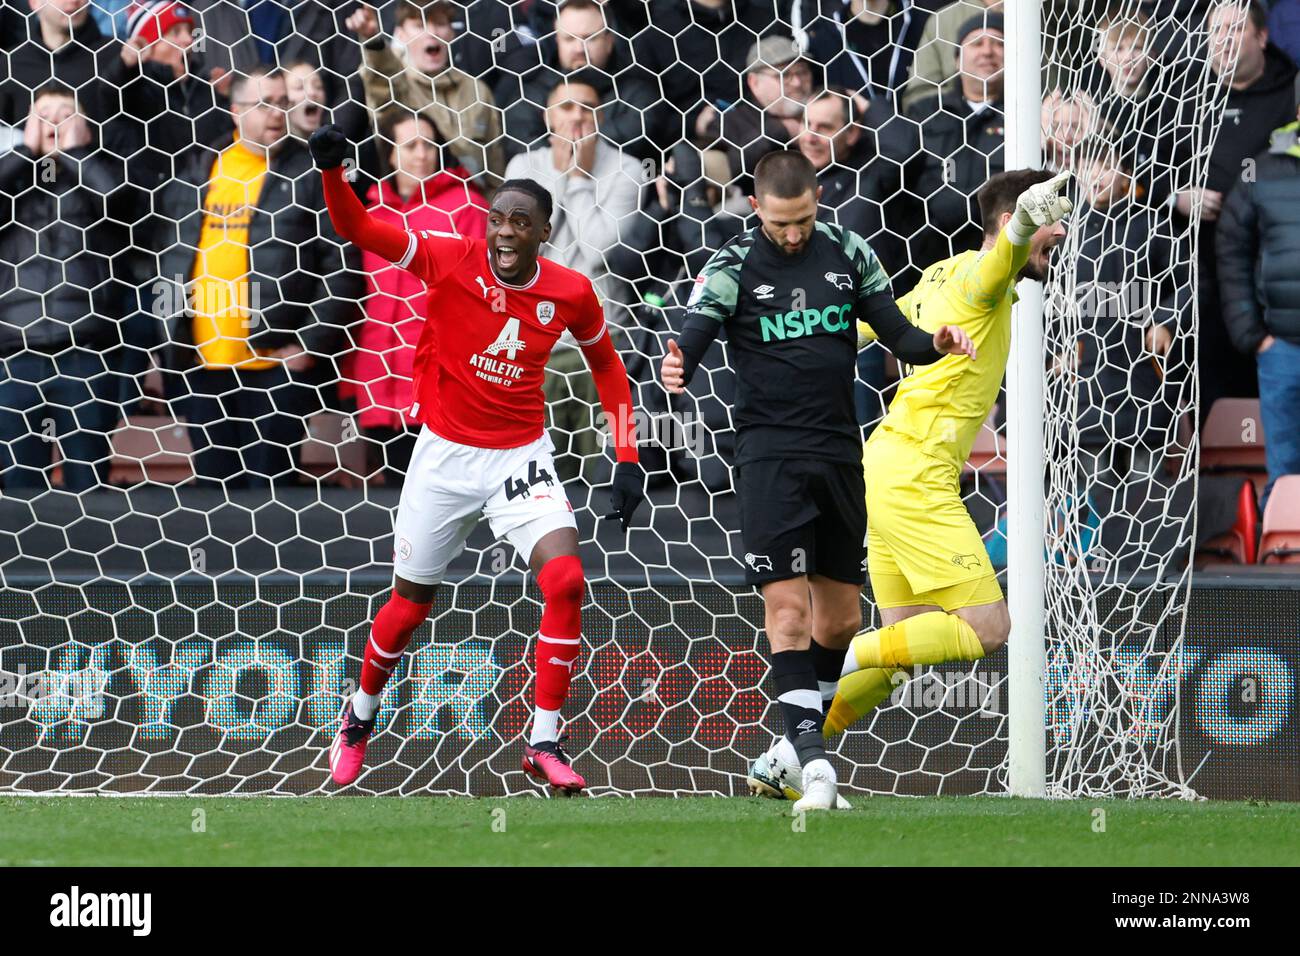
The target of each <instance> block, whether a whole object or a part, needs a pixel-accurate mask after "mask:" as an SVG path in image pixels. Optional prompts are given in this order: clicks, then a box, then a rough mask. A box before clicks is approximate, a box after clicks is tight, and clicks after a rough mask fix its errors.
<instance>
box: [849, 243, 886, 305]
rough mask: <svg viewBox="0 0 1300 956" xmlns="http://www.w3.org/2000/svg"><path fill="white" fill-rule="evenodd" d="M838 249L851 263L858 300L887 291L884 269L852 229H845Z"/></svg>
mask: <svg viewBox="0 0 1300 956" xmlns="http://www.w3.org/2000/svg"><path fill="white" fill-rule="evenodd" d="M840 247H841V248H842V249H843V250H844V251H845V252H846V253H848V256H849V259H850V261H852V263H853V271H854V276H855V278H856V279H857V294H858V298H859V299H865V298H866V297H867V296H869V295H875V294H876V293H877V292H888V291H889V273H887V272H885V267H884V266H882V265H881V264H880V260H879V259H878V258H877V257H876V252H875V250H874V249H872V248H871V246H870V245H869V244H868V243H867V240H865V239H863V238H862V237H861V236H859V235H858V234H857V233H856V232H854V231H853V230H852V229H845V230H844V235H843V238H842V239H841V240H840Z"/></svg>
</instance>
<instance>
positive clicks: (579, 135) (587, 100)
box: [546, 83, 600, 143]
mask: <svg viewBox="0 0 1300 956" xmlns="http://www.w3.org/2000/svg"><path fill="white" fill-rule="evenodd" d="M598 109H600V94H599V93H597V92H596V91H595V90H593V89H592V88H591V87H590V86H588V85H587V84H586V83H561V84H560V85H559V86H557V87H556V88H555V89H554V90H552V91H551V96H550V101H549V102H548V104H547V106H546V128H547V129H548V130H549V131H550V133H551V138H552V139H554V138H555V137H559V138H561V139H565V140H568V141H569V142H571V143H578V142H581V141H582V140H585V139H588V138H589V137H592V136H595V135H596V110H598Z"/></svg>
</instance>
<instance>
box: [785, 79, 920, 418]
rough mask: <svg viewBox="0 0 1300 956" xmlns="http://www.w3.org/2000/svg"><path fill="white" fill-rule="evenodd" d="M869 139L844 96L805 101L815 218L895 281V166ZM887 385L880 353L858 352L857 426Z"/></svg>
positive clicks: (827, 94)
mask: <svg viewBox="0 0 1300 956" xmlns="http://www.w3.org/2000/svg"><path fill="white" fill-rule="evenodd" d="M872 139H873V137H872V136H871V135H870V133H869V131H867V130H865V129H863V127H862V126H861V125H859V123H858V116H857V115H856V112H855V108H854V105H853V97H851V96H849V95H848V94H847V93H845V92H843V91H840V90H823V91H822V92H821V93H818V94H817V95H815V96H814V97H813V98H812V99H811V100H809V101H808V109H807V111H806V114H805V117H804V131H803V133H802V134H801V135H800V136H799V151H800V152H801V153H803V154H804V156H806V157H807V158H808V160H809V161H810V162H811V163H812V164H813V168H814V169H816V170H817V184H818V187H819V189H820V191H821V192H820V195H819V196H818V206H819V207H820V212H819V214H818V218H819V219H821V220H823V221H825V222H835V223H838V224H839V225H841V226H843V227H845V228H846V229H852V230H853V231H854V232H856V233H857V234H858V235H860V236H862V237H863V238H864V239H866V240H867V242H868V243H869V244H870V246H871V248H872V249H873V250H874V251H875V253H876V255H877V256H878V257H879V258H880V262H881V264H882V265H883V266H884V267H885V271H886V272H888V273H889V274H890V276H893V277H897V276H898V275H899V273H900V272H901V271H902V270H903V268H904V267H905V266H906V265H907V247H906V245H905V244H904V242H903V237H902V235H901V234H900V233H899V232H894V231H892V230H891V229H890V228H889V227H890V226H893V227H894V228H895V229H899V230H901V229H903V228H906V227H904V226H902V222H903V221H904V218H905V217H904V208H903V206H902V204H901V202H900V200H901V198H902V197H901V196H900V195H899V188H898V187H899V183H898V176H897V167H895V166H894V165H893V164H891V163H890V162H889V161H887V160H884V159H881V158H880V157H879V156H878V155H876V151H875V149H874V147H873V146H872ZM887 384H888V382H887V379H886V373H885V350H884V349H883V348H882V347H880V346H878V345H876V344H874V343H873V344H872V345H871V346H870V347H868V348H865V349H863V350H862V351H861V352H859V353H858V384H857V388H856V390H855V391H856V402H857V406H858V421H859V423H860V424H862V425H864V426H872V425H874V423H875V422H877V421H879V420H880V419H881V418H883V417H884V407H883V404H882V400H881V396H882V395H883V393H884V390H885V388H886V386H887Z"/></svg>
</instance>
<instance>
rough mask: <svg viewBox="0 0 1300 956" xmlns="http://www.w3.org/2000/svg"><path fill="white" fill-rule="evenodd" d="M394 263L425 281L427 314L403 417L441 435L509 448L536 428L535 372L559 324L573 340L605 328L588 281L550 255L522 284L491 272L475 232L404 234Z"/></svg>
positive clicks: (531, 437) (541, 415)
mask: <svg viewBox="0 0 1300 956" xmlns="http://www.w3.org/2000/svg"><path fill="white" fill-rule="evenodd" d="M410 237H411V242H410V245H409V246H408V247H407V250H406V255H405V256H404V257H403V258H402V259H401V260H399V261H398V262H397V265H399V266H401V267H403V268H405V269H409V270H410V271H411V272H412V273H413V274H414V275H416V276H419V277H420V278H421V279H423V280H424V281H425V282H426V283H427V284H428V287H429V303H428V304H429V311H428V313H427V315H428V319H427V321H426V322H425V323H424V331H423V332H422V333H421V334H420V341H419V342H418V343H417V345H416V347H415V362H414V368H413V372H412V375H413V378H414V392H413V394H414V396H415V402H414V404H413V405H412V406H411V417H412V418H415V419H416V420H418V421H420V422H422V423H423V424H425V425H427V426H428V427H429V428H430V429H431V430H432V431H434V432H435V433H437V434H438V435H441V436H442V437H443V438H446V439H447V440H449V441H454V442H458V443H460V444H462V445H471V446H474V447H476V448H518V447H519V446H520V445H527V444H528V443H530V442H533V441H536V440H537V439H538V438H540V437H541V435H542V430H543V428H544V427H545V408H546V400H545V397H544V396H543V395H542V381H543V379H544V377H545V373H546V363H547V360H548V359H549V358H550V355H551V349H552V347H553V346H554V345H555V343H556V341H557V340H558V339H559V338H560V335H561V334H562V333H563V332H564V331H565V329H568V330H569V331H570V332H572V333H573V336H574V338H575V339H577V341H578V344H579V345H581V346H586V345H592V344H594V343H596V342H598V341H600V339H601V337H602V336H604V335H606V334H607V333H606V329H605V314H604V311H603V310H602V309H601V306H600V300H599V299H598V298H597V297H596V290H595V289H593V288H592V285H591V280H590V279H588V278H587V277H586V276H584V275H582V274H581V273H579V272H575V271H574V270H572V269H567V268H565V267H564V266H562V265H560V264H558V263H556V262H552V261H550V260H549V259H544V258H539V259H538V260H537V272H536V273H534V275H533V279H532V281H531V282H529V283H527V284H526V285H520V286H515V285H510V284H508V283H506V282H502V281H501V280H500V279H498V278H497V277H496V276H495V274H494V273H493V272H492V266H491V263H490V262H489V260H488V251H487V242H486V240H484V239H465V238H462V237H459V236H455V235H452V234H451V233H441V232H430V231H427V230H422V231H420V232H412V233H410Z"/></svg>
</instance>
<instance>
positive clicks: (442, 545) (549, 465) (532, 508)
mask: <svg viewBox="0 0 1300 956" xmlns="http://www.w3.org/2000/svg"><path fill="white" fill-rule="evenodd" d="M554 450H555V446H554V445H553V444H552V443H551V439H550V436H549V435H547V434H546V433H545V432H543V434H542V437H541V438H539V439H537V441H535V442H533V443H532V444H529V445H522V446H520V447H519V448H474V447H472V446H470V445H461V444H458V443H457V442H453V441H448V440H447V439H445V438H442V437H441V436H439V435H436V434H434V433H433V432H432V431H430V430H429V428H428V427H427V426H426V427H424V428H422V429H421V430H420V435H419V437H418V438H417V439H416V441H415V450H414V451H413V452H412V453H411V464H410V467H409V468H408V469H407V472H406V481H405V483H404V484H403V485H402V497H401V502H400V503H399V504H398V507H397V520H396V521H395V522H394V524H393V570H394V572H395V573H396V574H397V576H398V577H400V578H405V579H406V580H407V581H413V582H415V583H416V584H438V583H439V582H441V581H442V577H443V575H444V574H445V573H446V571H447V565H449V564H450V563H451V562H452V559H454V558H455V557H456V556H457V555H458V554H460V553H461V552H462V551H464V550H465V541H466V539H467V538H469V535H470V532H471V531H473V530H474V526H475V525H476V524H478V520H479V518H480V517H481V516H483V515H486V516H487V519H488V524H489V525H490V527H491V528H492V533H493V534H495V535H496V536H497V537H498V538H505V539H506V540H507V541H509V542H510V543H511V545H513V546H514V548H515V550H516V551H518V552H519V554H520V556H521V557H523V559H524V561H525V562H527V561H528V559H529V558H530V557H531V555H532V553H533V547H534V546H535V545H536V544H537V542H538V541H539V540H541V538H542V536H543V535H546V534H549V533H550V532H552V531H554V530H556V529H557V528H577V523H576V522H575V521H574V518H573V506H572V505H571V504H569V499H568V496H567V495H565V493H564V487H563V485H561V484H560V480H559V478H557V477H556V474H555V461H554V459H553V458H552V457H551V453H552V452H553V451H554Z"/></svg>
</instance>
